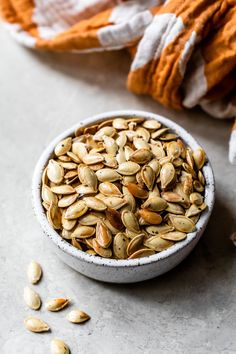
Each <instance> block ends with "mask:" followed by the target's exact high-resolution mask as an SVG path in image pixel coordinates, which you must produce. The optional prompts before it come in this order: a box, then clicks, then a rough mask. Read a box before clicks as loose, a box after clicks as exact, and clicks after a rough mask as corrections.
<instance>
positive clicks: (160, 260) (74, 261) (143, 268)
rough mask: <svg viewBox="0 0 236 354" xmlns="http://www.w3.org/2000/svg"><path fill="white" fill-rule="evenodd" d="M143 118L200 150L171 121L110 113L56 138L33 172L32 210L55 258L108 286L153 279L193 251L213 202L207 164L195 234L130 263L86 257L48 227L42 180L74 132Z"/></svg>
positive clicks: (140, 114)
mask: <svg viewBox="0 0 236 354" xmlns="http://www.w3.org/2000/svg"><path fill="white" fill-rule="evenodd" d="M121 116H122V117H130V116H132V117H134V116H138V117H144V118H146V119H156V120H158V121H159V122H161V123H162V124H163V125H165V126H167V127H169V128H171V129H172V130H173V131H175V132H176V133H177V134H178V135H179V136H180V137H181V138H182V139H183V141H184V142H185V143H186V144H187V145H189V146H190V147H191V148H192V149H193V150H194V149H196V148H198V147H199V144H198V143H197V142H196V140H195V139H194V138H193V137H192V136H191V135H190V134H189V133H188V132H187V131H186V130H184V129H183V128H182V127H180V126H179V125H178V124H176V123H174V122H173V121H171V120H169V119H167V118H164V117H162V116H159V115H157V114H153V113H149V112H143V111H133V110H130V111H127V110H125V111H113V112H107V113H102V114H98V115H96V116H93V117H91V118H88V119H86V120H83V121H81V122H79V123H78V124H76V125H75V126H73V127H71V128H69V129H67V130H66V131H64V132H63V133H62V134H60V135H59V136H57V137H56V138H55V139H54V140H53V141H52V142H51V143H50V144H49V146H48V147H47V148H46V149H45V150H44V152H43V153H42V155H41V157H40V159H39V161H38V163H37V165H36V167H35V171H34V176H33V183H32V193H33V207H34V210H35V213H36V216H37V219H38V221H39V223H40V225H41V227H42V229H43V231H44V233H45V235H46V236H47V239H48V244H49V245H52V246H53V247H54V251H56V253H57V255H58V256H59V257H60V258H61V259H62V260H63V261H64V262H65V263H67V264H68V265H69V266H70V267H72V268H74V269H75V270H77V271H78V272H80V273H82V274H84V275H86V276H88V277H90V278H93V279H97V280H100V281H104V282H111V283H134V282H139V281H143V280H147V279H151V278H154V277H156V276H158V275H161V274H163V273H166V272H167V271H169V270H170V269H172V268H173V267H175V266H176V265H177V264H179V263H180V262H181V261H182V260H183V259H184V258H185V257H187V255H188V254H189V253H190V252H191V251H192V249H193V248H194V246H195V245H196V244H197V242H198V241H199V239H200V237H201V236H202V234H203V231H204V229H205V227H206V225H207V223H208V220H209V218H210V215H211V212H212V209H213V205H214V198H215V184H214V176H213V171H212V168H211V165H210V163H209V161H208V162H207V163H206V165H205V166H204V168H203V174H204V177H205V179H206V187H205V202H206V203H207V205H208V208H207V209H206V210H205V211H204V212H203V213H202V214H201V216H200V218H199V221H198V223H197V224H196V231H195V232H192V233H189V234H188V236H187V238H186V239H185V240H183V241H181V242H177V243H175V244H174V245H173V246H172V247H170V248H169V249H167V250H165V251H162V252H160V253H156V254H154V255H152V256H149V257H144V258H140V259H130V260H117V259H107V258H101V257H98V256H93V255H89V254H87V253H85V252H82V251H80V250H78V249H76V248H75V247H73V246H72V245H70V244H69V243H68V242H67V241H65V240H63V238H62V237H61V236H60V235H59V234H58V233H57V232H56V231H55V230H54V229H53V228H52V227H51V226H50V225H49V223H48V221H47V218H46V215H45V212H44V209H43V207H42V204H41V176H42V172H43V169H44V167H45V166H46V164H47V162H48V160H49V158H50V157H51V154H52V153H53V150H54V147H55V145H56V144H57V143H58V142H59V141H60V140H62V139H64V138H66V137H67V136H69V135H72V134H73V133H74V131H75V129H76V128H78V127H82V126H86V125H89V124H92V123H95V122H97V121H101V120H104V119H108V118H116V117H121Z"/></svg>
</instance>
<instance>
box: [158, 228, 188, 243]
mask: <svg viewBox="0 0 236 354" xmlns="http://www.w3.org/2000/svg"><path fill="white" fill-rule="evenodd" d="M160 237H161V238H163V239H164V240H169V241H175V242H176V241H182V240H184V239H185V238H186V237H187V234H186V233H184V232H180V231H171V232H166V233H165V234H161V235H160Z"/></svg>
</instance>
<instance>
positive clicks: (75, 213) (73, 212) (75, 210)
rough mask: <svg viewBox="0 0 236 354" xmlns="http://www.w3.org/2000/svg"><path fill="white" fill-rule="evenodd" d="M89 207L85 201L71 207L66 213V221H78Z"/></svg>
mask: <svg viewBox="0 0 236 354" xmlns="http://www.w3.org/2000/svg"><path fill="white" fill-rule="evenodd" d="M87 210H88V207H87V205H86V203H85V202H84V201H83V200H79V201H77V202H75V203H73V204H72V205H70V206H69V207H68V208H67V209H66V212H65V219H69V220H70V219H77V218H79V217H80V216H82V215H84V214H85V213H86V211H87Z"/></svg>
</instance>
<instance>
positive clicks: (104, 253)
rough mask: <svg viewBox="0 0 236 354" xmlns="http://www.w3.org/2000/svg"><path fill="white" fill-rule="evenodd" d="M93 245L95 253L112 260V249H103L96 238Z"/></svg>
mask: <svg viewBox="0 0 236 354" xmlns="http://www.w3.org/2000/svg"><path fill="white" fill-rule="evenodd" d="M92 245H93V249H94V251H95V252H96V253H97V254H98V255H99V256H101V257H103V258H111V256H112V251H111V250H110V248H103V247H101V246H100V245H99V243H98V242H97V240H96V239H95V238H94V239H93V240H92Z"/></svg>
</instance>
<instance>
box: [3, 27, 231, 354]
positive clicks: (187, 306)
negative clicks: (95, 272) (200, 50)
mask: <svg viewBox="0 0 236 354" xmlns="http://www.w3.org/2000/svg"><path fill="white" fill-rule="evenodd" d="M0 43H1V59H0V166H1V174H0V179H1V184H0V208H1V216H0V262H1V264H0V271H1V281H0V294H1V301H0V307H1V310H0V314H1V315H0V348H1V349H0V353H1V354H18V353H21V354H46V353H49V343H50V339H51V338H52V337H59V338H62V339H65V340H66V342H67V343H68V345H69V346H70V348H71V352H72V353H73V354H78V353H83V354H120V353H122V354H143V353H145V354H155V353H181V354H182V353H200V354H205V353H214V354H215V353H224V354H231V353H236V337H235V323H236V311H235V310H236V308H235V305H236V296H235V292H236V277H235V274H236V249H234V248H233V246H232V245H231V243H230V241H229V235H230V233H231V232H232V231H233V230H234V229H236V178H235V175H236V168H235V167H233V166H231V165H230V164H229V163H228V159H227V153H228V137H229V133H230V128H231V122H222V121H218V120H214V119H212V118H210V117H209V116H207V115H206V114H204V113H203V112H201V111H200V110H195V111H192V112H187V111H185V112H173V111H171V110H169V109H166V108H163V107H161V106H160V105H158V104H157V103H156V102H153V101H152V100H151V99H150V98H147V97H137V96H134V95H133V94H131V93H129V92H127V91H126V89H125V81H126V75H127V72H128V69H129V63H130V62H129V58H128V55H126V53H121V52H115V53H104V54H90V55H83V56H82V55H81V56H77V55H67V54H57V55H56V54H51V53H41V54H39V53H35V52H32V51H29V50H26V49H25V48H22V47H20V46H19V45H18V44H17V43H15V42H14V41H13V40H12V39H11V38H10V37H9V36H8V34H6V33H5V32H3V31H2V30H1V31H0ZM128 108H136V109H144V110H150V111H153V112H157V113H159V114H163V115H165V116H167V117H169V118H171V119H173V120H175V121H176V122H178V123H180V124H182V125H183V126H184V127H185V128H186V129H188V130H189V131H190V132H191V133H192V134H193V135H194V136H195V137H196V138H197V139H198V140H199V141H200V143H201V144H202V145H203V146H204V147H205V149H206V151H207V153H208V155H209V157H210V160H211V162H212V165H213V168H214V171H215V177H216V186H217V199H216V206H215V210H214V212H213V216H212V218H211V220H210V223H209V226H208V228H207V230H206V232H205V234H204V236H203V238H202V240H201V242H200V243H199V244H198V246H197V247H196V249H195V250H194V251H193V252H192V254H191V255H190V256H189V257H188V258H187V259H186V260H185V261H184V262H183V263H182V264H181V265H179V266H178V267H177V268H176V269H174V270H173V271H171V272H169V273H168V274H165V275H164V276H161V277H160V278H156V279H154V280H151V281H147V282H144V283H140V284H134V285H119V286H118V285H109V284H104V283H99V282H96V281H93V280H90V279H87V278H85V277H83V276H82V275H80V274H78V273H76V272H75V271H73V270H71V269H70V268H69V267H67V266H66V265H64V264H63V263H62V262H61V261H60V260H59V259H57V257H56V256H55V255H54V254H53V253H51V250H50V249H49V247H48V242H47V239H46V238H45V237H44V236H43V234H42V231H41V229H40V227H39V225H38V223H37V221H36V219H35V217H34V214H33V210H32V206H31V195H30V187H31V177H32V171H33V168H34V166H35V163H36V161H37V159H38V157H39V155H40V153H41V151H42V150H43V148H44V147H45V146H46V145H47V144H48V143H49V142H50V140H51V139H52V138H53V137H54V136H55V135H57V134H58V133H60V132H61V131H62V130H64V129H65V128H67V127H69V126H70V125H72V124H74V123H76V122H77V121H78V120H80V119H83V118H85V117H87V116H89V115H91V114H95V113H99V112H103V111H106V110H113V109H128ZM31 259H36V260H38V261H39V262H40V263H41V264H42V267H43V271H44V276H43V279H42V281H41V283H40V284H39V285H37V286H36V287H35V288H36V289H37V290H38V292H39V293H40V294H41V296H42V300H43V301H45V300H46V299H47V298H51V297H58V296H68V297H70V298H71V299H72V301H73V305H76V306H79V307H80V308H81V309H84V310H85V311H87V312H88V313H89V314H90V315H91V317H92V319H91V321H90V322H88V323H87V324H85V325H82V326H75V325H72V324H70V323H68V322H67V321H66V320H65V314H66V313H67V311H68V310H65V311H62V312H60V313H46V311H45V310H44V308H43V309H42V310H41V311H40V313H39V314H38V315H40V316H41V317H42V318H44V319H45V320H46V321H47V322H48V323H49V324H50V325H51V327H52V332H51V333H49V334H43V335H40V334H38V335H37V334H33V333H29V332H27V331H26V330H25V329H24V327H23V319H24V318H25V317H26V316H28V315H31V314H32V311H30V310H29V309H27V308H26V307H25V305H24V303H23V300H22V291H23V287H24V286H25V285H26V284H27V279H26V273H25V269H26V267H27V264H28V262H29V261H30V260H31Z"/></svg>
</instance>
